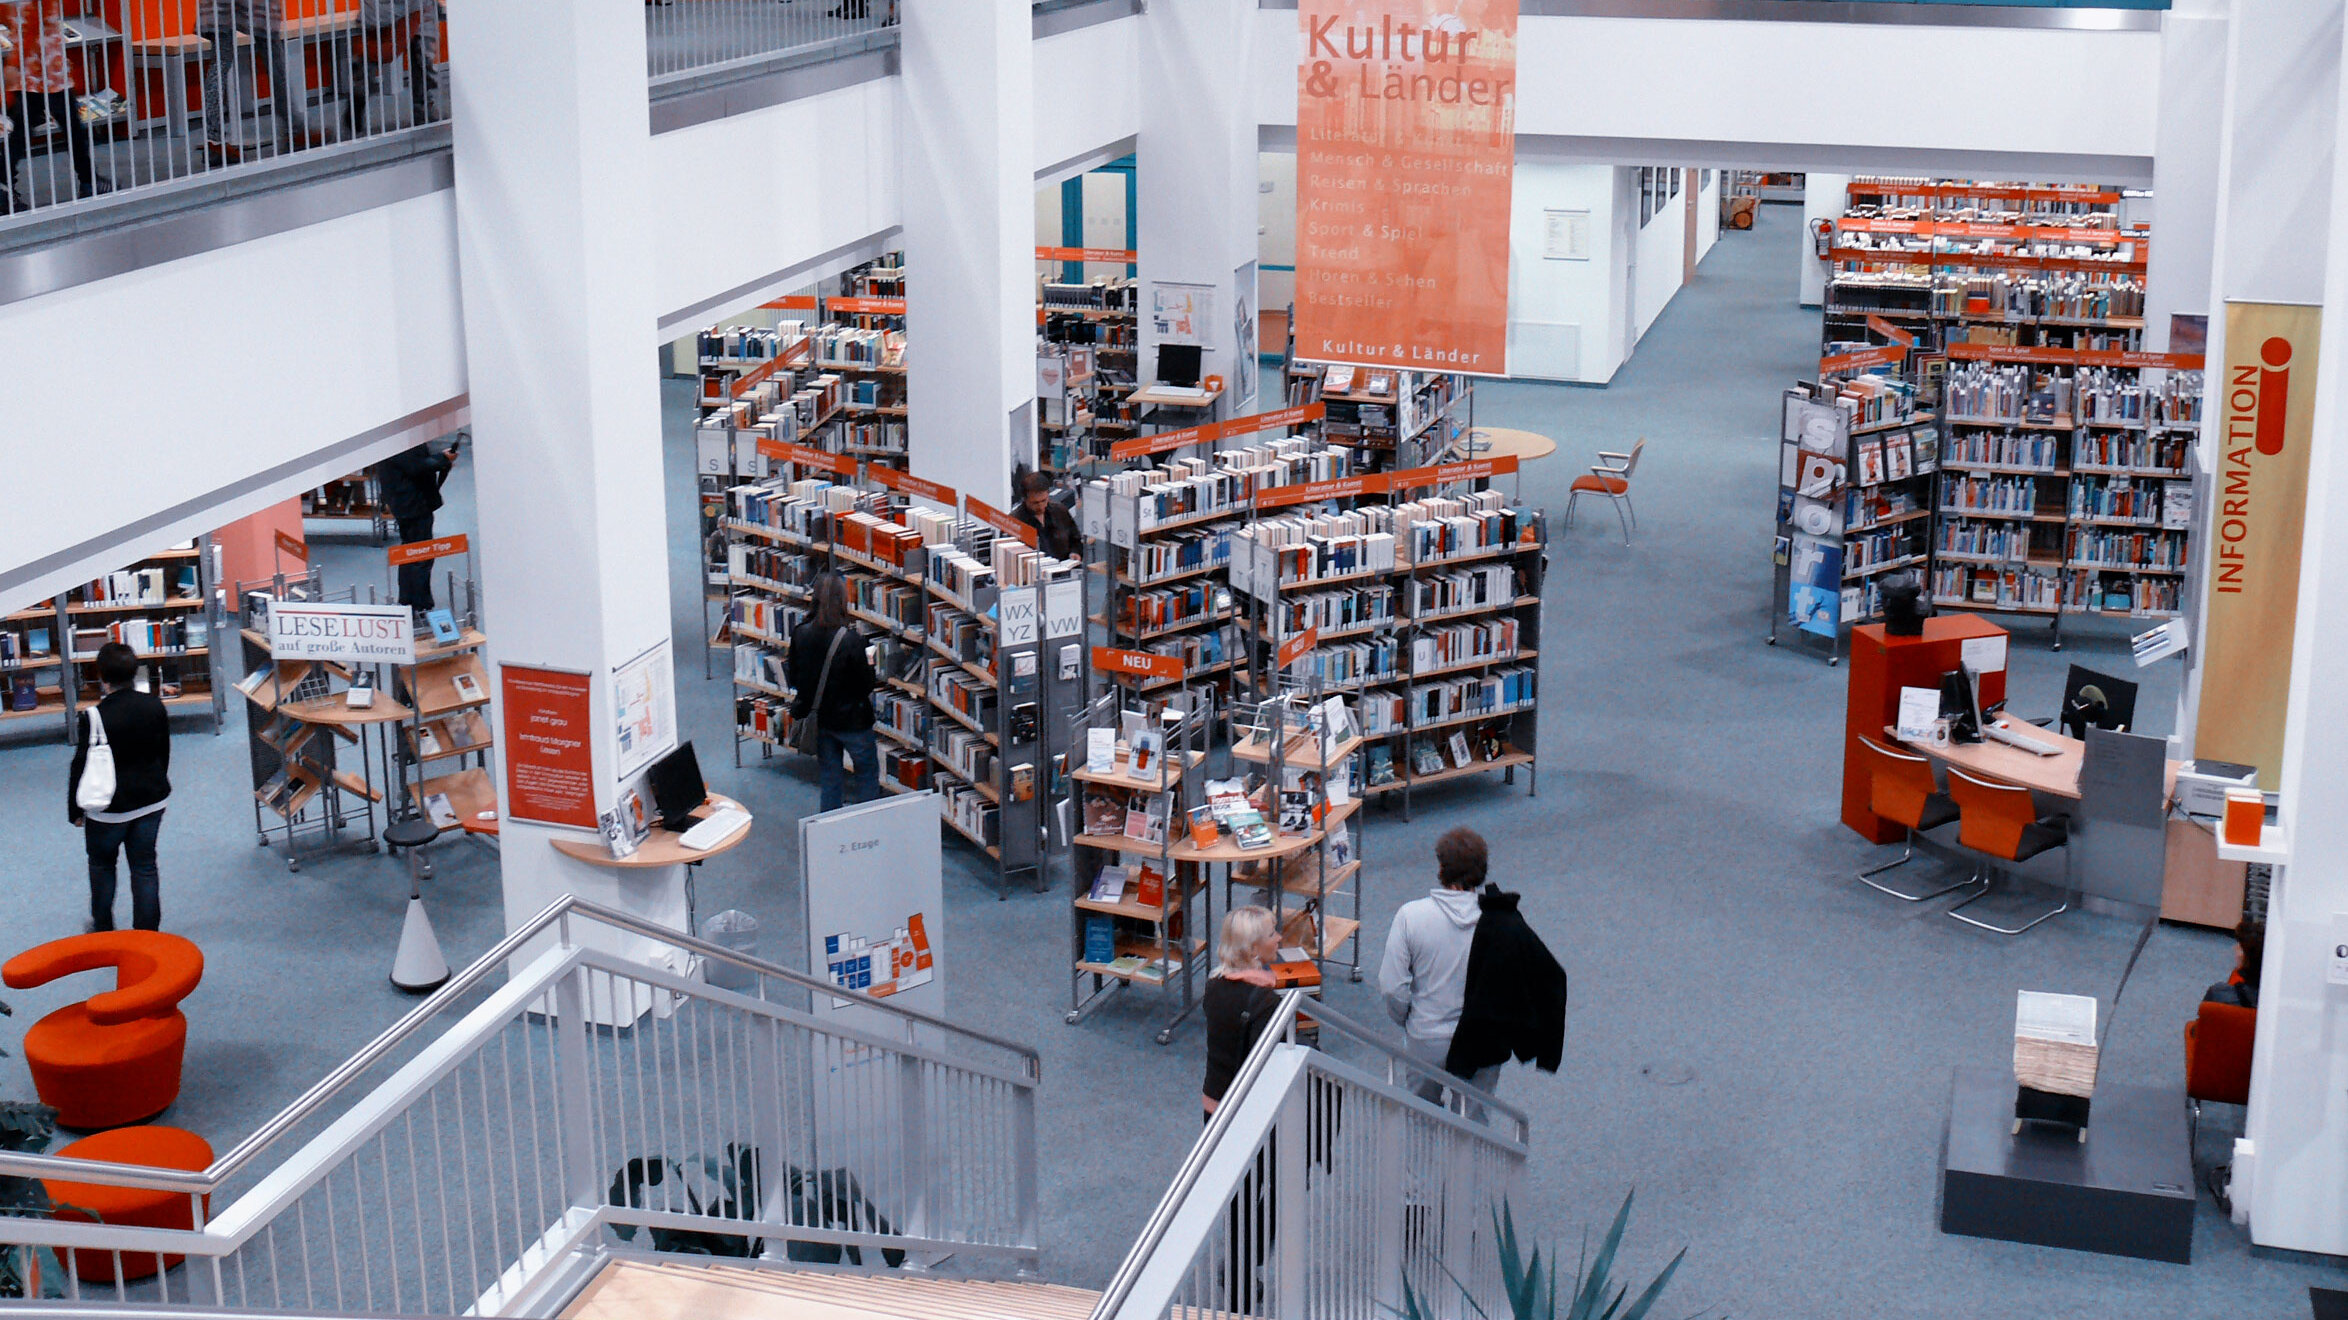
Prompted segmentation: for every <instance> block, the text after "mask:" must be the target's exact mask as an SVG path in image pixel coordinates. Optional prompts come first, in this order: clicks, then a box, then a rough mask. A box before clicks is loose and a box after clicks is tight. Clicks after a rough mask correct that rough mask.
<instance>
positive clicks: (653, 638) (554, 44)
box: [450, 4, 684, 952]
mask: <svg viewBox="0 0 2348 1320" xmlns="http://www.w3.org/2000/svg"><path fill="white" fill-rule="evenodd" d="M450 21H451V23H452V24H453V25H454V31H453V32H452V33H451V34H450V52H451V57H452V59H453V60H454V62H455V63H454V67H453V68H452V70H451V76H450V82H451V85H452V87H453V88H454V91H455V101H454V108H455V156H456V210H457V238H458V249H459V255H460V262H461V265H460V271H461V275H462V278H463V288H464V304H465V342H466V356H467V365H468V369H469V373H470V377H471V389H472V405H473V433H474V435H475V437H476V438H477V440H478V442H479V448H478V450H477V452H476V471H477V476H476V481H477V483H478V490H479V499H480V515H481V517H480V522H481V531H480V559H479V562H480V564H481V572H482V578H483V591H484V596H485V612H486V618H485V619H484V624H485V627H486V631H487V633H488V634H489V639H490V645H489V650H490V654H491V656H492V658H493V659H495V660H497V661H500V662H504V661H511V662H514V663H517V664H530V665H543V666H548V667H552V668H561V669H570V670H578V671H583V672H585V673H587V674H589V675H591V676H592V679H591V685H590V686H591V690H592V692H593V694H594V707H593V713H594V738H593V744H594V757H595V770H596V784H595V795H596V805H597V807H598V809H602V808H607V807H609V806H610V805H611V803H612V801H613V800H614V798H615V797H616V796H617V788H618V785H617V784H616V783H615V782H614V769H615V766H616V757H617V749H616V738H615V732H614V726H613V720H612V717H611V710H610V704H611V671H612V668H613V667H614V666H615V665H618V664H621V663H624V662H626V661H628V660H629V659H631V658H633V657H635V656H636V655H638V654H639V653H641V652H643V651H645V650H646V649H647V648H651V647H666V646H668V645H669V644H670V642H669V589H668V544H667V536H666V532H665V526H664V517H665V509H664V506H663V501H662V497H661V482H662V475H661V431H660V377H659V371H660V362H659V339H658V333H657V331H656V327H655V322H656V315H655V310H654V307H653V299H652V288H651V283H650V272H651V269H652V266H653V261H652V248H651V243H650V240H651V233H650V228H649V224H648V219H647V203H648V202H649V200H650V198H649V195H648V182H647V181H648V180H649V178H650V177H651V176H650V172H649V169H648V164H649V155H650V149H651V129H650V122H649V114H648V103H647V99H646V82H645V49H644V26H643V20H642V19H640V18H639V17H638V16H637V13H636V9H635V7H634V6H632V5H615V4H557V5H544V4H533V5H518V4H479V5H474V4H468V5H459V6H457V7H456V9H455V11H454V12H453V14H452V16H451V19H450ZM495 687H496V684H495V683H494V681H493V682H492V688H493V690H494V689H495ZM665 695H667V696H668V698H669V699H670V700H671V701H672V703H673V700H674V694H673V692H672V693H669V694H665ZM500 727H501V728H502V722H501V725H500ZM499 790H500V796H501V799H502V796H503V790H504V786H503V784H502V783H501V784H500V786H499ZM557 836H568V837H580V836H578V835H577V834H576V833H575V832H572V831H564V830H557V829H553V828H550V827H547V826H541V825H530V824H525V823H522V822H518V821H512V820H508V821H507V822H505V824H504V826H503V838H502V849H501V856H502V859H503V862H502V864H503V869H504V876H505V909H506V921H507V923H508V925H509V927H510V926H512V925H515V924H518V923H519V922H521V921H522V920H524V919H526V918H528V917H529V916H531V915H533V914H534V913H536V912H538V911H539V910H540V909H542V908H543V907H545V906H546V904H547V903H549V902H551V901H553V900H554V899H555V898H557V897H559V896H561V895H562V894H564V893H576V894H579V895H581V896H582V897H589V898H593V899H595V900H597V901H599V902H604V903H610V904H613V905H615V906H619V907H624V908H628V909H630V910H633V911H636V912H638V913H640V914H642V915H645V916H647V917H650V918H652V919H654V920H657V921H660V922H662V923H664V924H668V925H672V926H677V927H682V926H683V924H684V890H683V875H682V868H669V869H660V870H645V871H614V870H609V869H606V868H601V867H595V866H589V865H587V864H584V863H581V862H577V861H574V860H571V859H569V858H566V857H563V856H561V855H559V854H558V853H556V852H555V850H554V849H553V848H551V847H549V846H548V841H549V839H550V838H552V837H557ZM638 951H639V952H640V951H641V950H638Z"/></svg>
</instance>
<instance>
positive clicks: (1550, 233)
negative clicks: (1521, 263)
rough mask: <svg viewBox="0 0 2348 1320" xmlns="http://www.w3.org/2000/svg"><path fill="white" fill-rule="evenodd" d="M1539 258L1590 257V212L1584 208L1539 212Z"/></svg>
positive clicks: (1573, 259)
mask: <svg viewBox="0 0 2348 1320" xmlns="http://www.w3.org/2000/svg"><path fill="white" fill-rule="evenodd" d="M1541 259H1542V260H1544V261H1588V260H1589V259H1590V212H1589V211H1588V210H1587V209H1586V208H1585V209H1583V210H1579V211H1558V210H1546V211H1543V212H1541Z"/></svg>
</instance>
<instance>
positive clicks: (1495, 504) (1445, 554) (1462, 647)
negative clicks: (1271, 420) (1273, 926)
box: [1230, 457, 1548, 817]
mask: <svg viewBox="0 0 2348 1320" xmlns="http://www.w3.org/2000/svg"><path fill="white" fill-rule="evenodd" d="M1515 466H1516V460H1515V459H1513V458H1509V457H1502V458H1498V459H1485V460H1475V461H1470V462H1461V463H1451V464H1439V465H1435V466H1432V467H1426V468H1417V469H1411V470H1407V471H1403V472H1395V473H1379V474H1371V475H1368V476H1365V477H1360V478H1355V479H1353V480H1351V481H1348V482H1343V483H1335V484H1334V485H1333V486H1323V487H1315V488H1308V489H1304V490H1295V489H1281V488H1275V489H1272V490H1268V491H1266V492H1264V493H1262V494H1261V495H1259V496H1258V498H1257V500H1256V502H1255V514H1256V516H1255V519H1254V521H1252V522H1250V523H1248V524H1247V525H1245V526H1243V527H1241V528H1239V529H1237V530H1236V531H1234V532H1233V533H1232V535H1231V556H1230V577H1231V584H1232V587H1233V590H1234V592H1235V593H1236V594H1237V595H1238V596H1239V597H1240V598H1241V599H1242V600H1243V601H1245V602H1247V609H1246V611H1245V613H1246V616H1247V617H1246V619H1245V620H1244V622H1243V623H1242V626H1241V631H1242V633H1243V636H1244V637H1245V639H1246V647H1247V650H1246V654H1245V660H1246V664H1247V669H1248V672H1249V674H1250V675H1251V677H1252V678H1253V680H1254V686H1253V688H1252V691H1253V693H1254V695H1255V696H1256V698H1257V699H1258V700H1262V699H1265V698H1267V697H1270V696H1272V695H1274V694H1275V693H1277V692H1281V691H1286V692H1291V693H1294V692H1312V693H1327V692H1343V693H1348V694H1353V695H1354V696H1355V697H1356V699H1357V700H1358V701H1359V703H1360V708H1361V723H1362V724H1363V726H1364V727H1365V728H1375V729H1376V730H1377V731H1379V733H1380V736H1379V737H1378V738H1376V739H1374V740H1373V744H1372V747H1371V748H1370V749H1369V753H1368V755H1369V757H1370V762H1369V763H1366V764H1367V767H1368V768H1366V769H1365V773H1363V774H1362V775H1361V776H1359V778H1358V781H1357V782H1358V783H1359V785H1360V788H1359V793H1360V794H1361V795H1365V796H1369V795H1377V794H1383V793H1400V794H1402V795H1403V798H1402V801H1403V810H1404V814H1405V816H1406V817H1407V815H1408V814H1409V812H1410V811H1411V809H1412V802H1411V794H1412V792H1413V791H1414V789H1417V788H1423V787H1430V786H1432V785H1434V784H1436V783H1440V782H1443V781H1445V780H1450V779H1458V778H1464V777H1466V776H1469V775H1473V774H1480V773H1483V772H1486V771H1498V772H1500V774H1501V776H1502V779H1503V782H1509V783H1513V782H1514V781H1515V777H1516V771H1517V770H1518V769H1519V768H1526V769H1528V770H1531V771H1533V773H1536V774H1537V770H1535V769H1534V767H1535V766H1536V749H1537V748H1538V746H1539V738H1538V724H1537V721H1538V701H1537V682H1536V678H1535V676H1536V673H1537V665H1538V660H1539V656H1540V638H1541V583H1542V579H1543V577H1544V574H1545V565H1546V559H1547V555H1546V551H1547V540H1548V536H1547V520H1546V518H1545V517H1544V516H1543V515H1542V513H1541V512H1540V511H1539V510H1537V509H1528V508H1525V507H1523V506H1522V505H1520V504H1518V503H1517V502H1516V501H1515V500H1514V499H1512V498H1510V497H1509V496H1508V495H1507V494H1505V493H1504V492H1502V491H1501V490H1499V489H1497V488H1495V487H1493V486H1492V485H1490V482H1491V480H1492V479H1493V478H1495V477H1499V476H1506V475H1508V474H1510V473H1512V472H1513V471H1514V470H1515ZM1298 495H1325V496H1326V498H1322V499H1317V500H1314V501H1312V502H1311V503H1310V504H1308V505H1302V506H1299V505H1296V504H1294V503H1293V500H1294V498H1295V497H1296V496H1298ZM1381 500H1382V501H1385V502H1383V503H1379V502H1375V501H1381ZM1348 506H1350V507H1348ZM1454 724H1459V725H1464V726H1465V727H1462V728H1458V729H1453V728H1452V727H1451V726H1452V725H1454ZM1436 727H1441V728H1443V729H1444V730H1445V731H1444V732H1443V733H1441V734H1437V733H1434V732H1433V731H1432V730H1433V729H1434V728H1436ZM1453 732H1457V733H1458V734H1459V737H1458V738H1456V739H1455V738H1453V737H1452V736H1451V734H1452V733H1453ZM1455 743H1456V744H1458V746H1459V747H1464V748H1465V749H1466V750H1465V751H1464V752H1462V751H1458V750H1456V749H1455V748H1454V744H1455ZM1372 771H1374V773H1373V772H1372ZM1528 783H1529V784H1530V785H1531V786H1533V787H1535V788H1537V784H1538V781H1537V780H1529V781H1528Z"/></svg>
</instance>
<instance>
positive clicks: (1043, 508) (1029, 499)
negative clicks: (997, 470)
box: [1011, 472, 1084, 559]
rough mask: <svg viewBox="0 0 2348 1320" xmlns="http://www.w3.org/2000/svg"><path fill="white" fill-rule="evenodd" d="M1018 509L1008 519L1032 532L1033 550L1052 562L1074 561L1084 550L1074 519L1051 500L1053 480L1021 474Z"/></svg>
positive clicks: (1081, 537)
mask: <svg viewBox="0 0 2348 1320" xmlns="http://www.w3.org/2000/svg"><path fill="white" fill-rule="evenodd" d="M1015 484H1016V485H1017V487H1018V491H1019V506H1018V507H1017V508H1015V509H1013V510H1012V511H1011V516H1012V517H1014V518H1017V519H1018V520H1019V521H1021V522H1023V523H1026V524H1027V525H1028V526H1030V527H1033V528H1034V529H1035V548H1036V549H1038V550H1041V551H1042V552H1044V553H1045V554H1047V555H1050V556H1051V557H1052V558H1054V559H1075V558H1077V557H1079V556H1080V555H1081V554H1082V553H1083V550H1084V533H1083V532H1082V531H1080V530H1078V528H1077V526H1076V515H1075V514H1072V513H1070V512H1068V509H1067V507H1066V506H1065V505H1063V504H1061V503H1060V502H1059V501H1058V500H1055V499H1053V498H1052V479H1051V478H1049V477H1047V476H1045V475H1044V474H1043V473H1041V472H1022V473H1020V474H1019V479H1018V481H1017V482H1016V483H1015Z"/></svg>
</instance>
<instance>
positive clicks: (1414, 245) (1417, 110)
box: [1295, 0, 1517, 376]
mask: <svg viewBox="0 0 2348 1320" xmlns="http://www.w3.org/2000/svg"><path fill="white" fill-rule="evenodd" d="M1296 17H1297V22H1298V24H1299V25H1300V34H1299V35H1300V36H1301V38H1302V40H1301V42H1300V43H1299V46H1300V49H1301V50H1302V52H1303V53H1302V55H1301V57H1300V58H1299V60H1298V63H1297V69H1296V150H1297V187H1296V325H1295V330H1296V354H1297V356H1298V357H1301V358H1306V359H1310V360H1313V361H1328V362H1352V363H1357V364H1360V365H1363V366H1370V367H1400V368H1407V369H1414V370H1425V371H1456V372H1468V373H1473V374H1477V375H1486V376H1499V375H1506V374H1507V371H1508V218H1509V204H1510V196H1511V191H1512V188H1513V183H1514V177H1515V171H1516V102H1517V89H1516V30H1517V0H1298V4H1297V11H1296Z"/></svg>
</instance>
